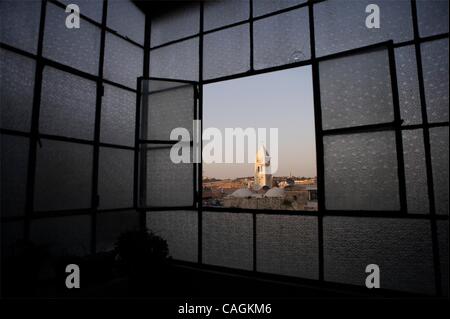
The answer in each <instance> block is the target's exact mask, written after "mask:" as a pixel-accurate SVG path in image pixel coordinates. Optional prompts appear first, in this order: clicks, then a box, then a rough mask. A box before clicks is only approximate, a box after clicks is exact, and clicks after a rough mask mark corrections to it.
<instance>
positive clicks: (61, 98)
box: [39, 67, 97, 140]
mask: <svg viewBox="0 0 450 319" xmlns="http://www.w3.org/2000/svg"><path fill="white" fill-rule="evenodd" d="M41 94H42V95H41V108H40V117H39V130H40V132H41V133H45V134H54V135H63V136H68V137H75V138H82V139H88V140H93V139H94V125H95V104H96V96H97V85H96V83H95V82H94V81H90V80H87V79H85V78H82V77H79V76H76V75H72V74H70V73H66V72H63V71H60V70H57V69H54V68H51V67H46V68H44V73H43V77H42V93H41Z"/></svg>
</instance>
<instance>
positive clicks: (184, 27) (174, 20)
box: [150, 2, 200, 47]
mask: <svg viewBox="0 0 450 319" xmlns="http://www.w3.org/2000/svg"><path fill="white" fill-rule="evenodd" d="M199 31H200V5H199V3H194V2H192V3H184V4H178V5H177V6H174V7H173V8H171V10H168V11H167V12H165V13H162V14H159V15H157V16H153V17H152V27H151V37H150V40H151V46H152V47H153V46H157V45H160V44H163V43H167V42H170V41H173V40H177V39H181V38H184V37H187V36H190V35H193V34H197V33H198V32H199Z"/></svg>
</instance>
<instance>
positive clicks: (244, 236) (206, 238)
mask: <svg viewBox="0 0 450 319" xmlns="http://www.w3.org/2000/svg"><path fill="white" fill-rule="evenodd" d="M252 225H253V221H252V215H250V214H234V213H207V212H204V213H203V263H205V264H210V265H217V266H224V267H230V268H240V269H246V270H251V269H252V267H253V226H252Z"/></svg>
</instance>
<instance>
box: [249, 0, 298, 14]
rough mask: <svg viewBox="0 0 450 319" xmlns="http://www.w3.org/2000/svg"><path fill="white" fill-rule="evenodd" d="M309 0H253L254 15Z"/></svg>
mask: <svg viewBox="0 0 450 319" xmlns="http://www.w3.org/2000/svg"><path fill="white" fill-rule="evenodd" d="M306 1H307V0H277V1H274V0H253V16H255V17H256V16H260V15H263V14H266V13H271V12H274V11H278V10H281V9H285V8H289V7H292V6H295V5H298V4H301V3H304V2H306Z"/></svg>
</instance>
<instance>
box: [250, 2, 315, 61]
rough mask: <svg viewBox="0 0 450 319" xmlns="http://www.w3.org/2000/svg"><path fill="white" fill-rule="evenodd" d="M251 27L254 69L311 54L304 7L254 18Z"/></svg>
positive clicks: (304, 57) (305, 58)
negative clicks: (252, 29) (264, 17)
mask: <svg viewBox="0 0 450 319" xmlns="http://www.w3.org/2000/svg"><path fill="white" fill-rule="evenodd" d="M253 28H254V41H255V42H254V50H255V53H254V55H255V56H254V59H255V69H264V68H267V67H271V66H277V65H283V64H288V63H294V62H298V61H302V60H307V59H309V58H310V57H311V50H310V42H309V41H310V40H309V18H308V8H304V9H299V10H294V11H290V12H287V13H283V14H280V15H276V16H273V17H270V18H266V19H263V20H258V21H255V23H254V26H253Z"/></svg>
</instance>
